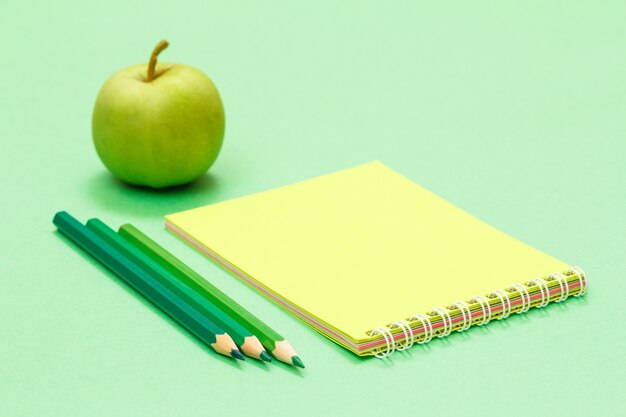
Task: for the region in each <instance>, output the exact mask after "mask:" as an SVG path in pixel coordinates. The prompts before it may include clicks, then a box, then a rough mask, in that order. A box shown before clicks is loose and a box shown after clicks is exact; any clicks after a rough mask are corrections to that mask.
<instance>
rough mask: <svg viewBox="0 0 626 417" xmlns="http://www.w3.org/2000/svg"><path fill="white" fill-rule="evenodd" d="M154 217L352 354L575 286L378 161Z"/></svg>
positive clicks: (558, 297) (574, 291) (582, 283)
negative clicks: (163, 219)
mask: <svg viewBox="0 0 626 417" xmlns="http://www.w3.org/2000/svg"><path fill="white" fill-rule="evenodd" d="M166 226H167V227H168V228H169V229H170V230H171V231H173V232H175V233H176V234H178V235H179V236H180V237H182V238H184V239H185V240H187V241H188V242H190V243H191V244H192V245H194V246H195V247H196V248H197V249H199V250H201V251H202V252H204V253H205V254H207V255H208V256H209V257H211V258H212V259H213V260H214V261H216V262H218V263H220V264H221V265H222V266H224V267H225V268H227V269H228V270H230V271H231V272H232V273H233V274H235V275H236V276H238V277H239V278H241V279H243V280H245V281H246V282H248V283H249V284H250V285H252V286H253V287H255V288H256V289H258V290H259V291H260V292H261V293H262V294H263V295H265V296H266V297H268V298H270V299H272V300H273V301H275V302H276V303H277V304H279V305H280V306H281V307H283V308H285V309H286V310H287V311H289V312H290V313H292V314H294V315H296V316H297V317H298V318H300V319H302V320H303V321H305V322H306V323H307V324H309V325H311V326H312V327H313V328H315V329H316V330H318V331H319V332H320V333H322V334H324V335H325V336H327V337H329V338H330V339H331V340H333V341H335V342H337V343H339V344H340V345H342V346H344V347H345V348H347V349H350V350H351V351H353V352H354V353H356V354H359V355H371V354H377V355H379V356H384V355H386V354H389V353H391V352H392V351H393V350H395V349H404V348H407V347H409V346H410V345H412V344H413V343H424V342H427V341H429V340H431V339H432V338H433V337H443V336H446V335H448V334H449V333H450V332H452V331H453V330H459V331H462V330H466V329H468V328H469V327H471V326H472V325H476V324H477V325H482V324H486V323H487V322H489V321H490V320H493V319H502V318H506V317H507V316H508V315H510V314H511V313H522V312H524V311H527V310H528V309H529V308H530V307H542V306H545V305H547V304H548V303H549V302H550V301H563V300H565V299H566V298H567V297H569V296H570V295H581V294H583V293H584V291H585V289H586V277H585V275H584V272H583V271H582V270H581V269H580V268H577V267H572V266H570V265H568V264H567V263H565V262H562V261H560V260H558V259H555V258H553V257H551V256H549V255H546V254H544V253H542V252H540V251H538V250H536V249H534V248H532V247H530V246H528V245H526V244H524V243H522V242H520V241H519V240H516V239H514V238H513V237H511V236H508V235H507V234H505V233H503V232H501V231H499V230H497V229H495V228H493V227H491V226H489V225H488V224H486V223H484V222H482V221H480V220H478V219H476V218H475V217H473V216H471V215H470V214H468V213H466V212H464V211H463V210H461V209H459V208H457V207H455V206H454V205H452V204H450V203H448V202H446V201H445V200H443V199H441V198H439V197H437V196H436V195H435V194H433V193H431V192H430V191H428V190H426V189H424V188H422V187H420V186H419V185H417V184H415V183H413V182H412V181H410V180H409V179H407V178H405V177H403V176H402V175H400V174H398V173H397V172H395V171H393V170H391V169H390V168H388V167H386V166H385V165H383V164H382V163H380V162H372V163H368V164H365V165H361V166H357V167H355V168H351V169H347V170H344V171H340V172H337V173H333V174H329V175H324V176H321V177H318V178H314V179H311V180H308V181H304V182H301V183H297V184H293V185H288V186H285V187H282V188H278V189H274V190H270V191H265V192H261V193H258V194H254V195H250V196H246V197H242V198H237V199H234V200H230V201H225V202H221V203H217V204H212V205H209V206H205V207H200V208H196V209H193V210H188V211H184V212H180V213H176V214H171V215H168V216H166Z"/></svg>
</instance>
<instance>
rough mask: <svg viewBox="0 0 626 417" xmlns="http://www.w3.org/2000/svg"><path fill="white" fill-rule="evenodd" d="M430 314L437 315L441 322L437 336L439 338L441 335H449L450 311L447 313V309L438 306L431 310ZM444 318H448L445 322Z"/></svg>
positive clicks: (450, 330)
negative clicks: (441, 329) (440, 330)
mask: <svg viewBox="0 0 626 417" xmlns="http://www.w3.org/2000/svg"><path fill="white" fill-rule="evenodd" d="M431 314H433V315H439V316H440V317H441V320H442V323H443V331H442V332H441V334H440V335H437V337H438V338H440V339H441V338H442V337H446V336H449V335H450V333H452V317H451V316H450V313H448V310H446V309H443V308H441V307H438V308H436V309H434V310H433V311H431ZM446 318H447V319H448V321H447V322H446Z"/></svg>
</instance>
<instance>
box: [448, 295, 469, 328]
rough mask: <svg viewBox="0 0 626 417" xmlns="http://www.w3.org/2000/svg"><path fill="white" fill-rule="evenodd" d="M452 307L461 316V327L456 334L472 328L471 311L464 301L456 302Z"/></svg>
mask: <svg viewBox="0 0 626 417" xmlns="http://www.w3.org/2000/svg"><path fill="white" fill-rule="evenodd" d="M452 305H453V306H455V307H456V308H458V309H459V310H460V311H461V314H462V315H463V326H461V327H460V328H459V329H458V330H457V332H462V331H464V330H467V329H469V328H470V327H472V310H470V308H469V306H468V305H467V303H466V302H465V301H457V302H456V303H454V304H452ZM466 311H467V318H465V312H466Z"/></svg>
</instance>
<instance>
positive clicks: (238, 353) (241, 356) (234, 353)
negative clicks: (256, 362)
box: [230, 349, 246, 361]
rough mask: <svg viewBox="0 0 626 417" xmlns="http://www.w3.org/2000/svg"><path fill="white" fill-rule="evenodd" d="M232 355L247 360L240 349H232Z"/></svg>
mask: <svg viewBox="0 0 626 417" xmlns="http://www.w3.org/2000/svg"><path fill="white" fill-rule="evenodd" d="M230 356H232V357H233V358H235V359H239V360H240V361H245V360H246V358H244V357H243V355H242V354H241V352H240V351H238V350H237V349H233V350H231V351H230Z"/></svg>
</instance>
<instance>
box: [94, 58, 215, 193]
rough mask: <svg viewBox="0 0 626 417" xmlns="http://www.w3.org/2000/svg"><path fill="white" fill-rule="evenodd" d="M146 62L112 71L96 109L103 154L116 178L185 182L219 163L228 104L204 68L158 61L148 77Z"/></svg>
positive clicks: (146, 183) (156, 185) (96, 131)
mask: <svg viewBox="0 0 626 417" xmlns="http://www.w3.org/2000/svg"><path fill="white" fill-rule="evenodd" d="M147 68H148V65H147V64H139V65H134V66H131V67H128V68H124V69H122V70H120V71H118V72H117V73H115V74H113V75H112V76H111V77H110V78H109V79H108V80H107V81H106V82H105V83H104V85H103V86H102V88H101V90H100V92H99V94H98V97H97V99H96V104H95V107H94V110H93V119H92V135H93V141H94V144H95V147H96V151H97V152H98V156H99V157H100V159H101V160H102V162H103V163H104V165H105V166H106V167H107V168H108V169H109V171H111V173H113V175H115V176H116V177H118V178H120V179H122V180H124V181H126V182H128V183H131V184H135V185H142V186H147V187H152V188H163V187H170V186H175V185H181V184H186V183H188V182H191V181H193V180H195V179H197V178H198V177H200V176H201V175H203V174H204V173H205V172H206V171H207V170H208V169H209V167H210V166H211V165H212V164H213V162H215V159H216V158H217V155H218V154H219V151H220V149H221V147H222V142H223V139H224V129H225V118H224V107H223V105H222V100H221V98H220V95H219V93H218V91H217V88H215V85H214V84H213V82H212V81H211V79H210V78H209V77H207V76H206V75H205V74H203V73H202V72H201V71H199V70H197V69H195V68H192V67H189V66H186V65H181V64H171V63H165V62H159V63H158V64H157V65H156V70H155V75H156V78H155V79H153V80H152V81H147V78H146V73H147Z"/></svg>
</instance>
